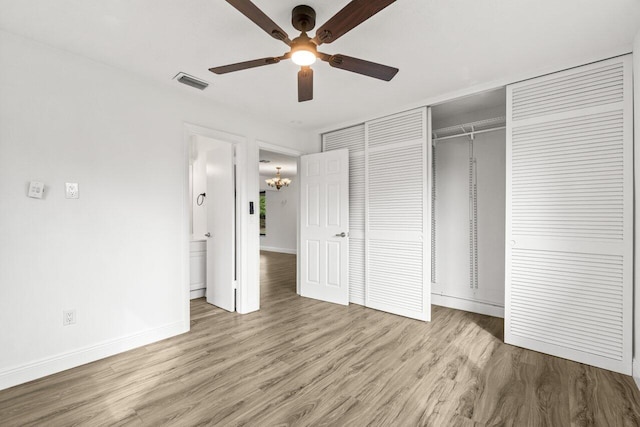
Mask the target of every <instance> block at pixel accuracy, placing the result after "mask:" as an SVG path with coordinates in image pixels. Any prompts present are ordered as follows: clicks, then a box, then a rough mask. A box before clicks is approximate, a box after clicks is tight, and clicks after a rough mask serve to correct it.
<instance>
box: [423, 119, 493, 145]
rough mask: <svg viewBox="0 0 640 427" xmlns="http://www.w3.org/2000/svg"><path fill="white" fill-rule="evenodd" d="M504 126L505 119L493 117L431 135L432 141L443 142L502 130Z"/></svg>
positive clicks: (439, 130) (441, 130) (443, 129)
mask: <svg viewBox="0 0 640 427" xmlns="http://www.w3.org/2000/svg"><path fill="white" fill-rule="evenodd" d="M505 126H506V117H504V116H502V117H495V118H492V119H486V120H478V121H476V122H471V123H464V124H461V125H455V126H449V127H446V128H440V129H435V130H433V131H432V132H431V133H432V135H433V140H434V141H435V140H443V139H449V138H457V137H459V136H465V135H473V134H476V133H484V132H490V131H494V130H498V129H504V128H505Z"/></svg>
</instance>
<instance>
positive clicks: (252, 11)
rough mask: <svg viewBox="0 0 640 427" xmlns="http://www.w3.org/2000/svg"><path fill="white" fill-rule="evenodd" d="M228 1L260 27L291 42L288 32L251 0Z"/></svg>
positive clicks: (276, 37) (275, 37)
mask: <svg viewBox="0 0 640 427" xmlns="http://www.w3.org/2000/svg"><path fill="white" fill-rule="evenodd" d="M227 3H229V4H230V5H231V6H233V7H235V8H236V9H237V10H238V11H239V12H240V13H242V14H243V15H244V16H246V17H247V18H249V19H251V20H252V21H253V22H254V23H255V24H256V25H257V26H258V27H260V28H262V29H263V30H265V31H266V32H267V34H269V35H270V36H271V37H273V38H274V39H277V40H282V41H283V42H285V43H286V44H291V40H289V36H288V35H287V33H286V32H285V31H284V30H283V29H282V28H280V27H279V26H278V25H277V24H276V23H275V22H273V21H272V20H271V18H269V17H268V16H267V15H265V13H264V12H263V11H261V10H260V9H259V8H258V6H256V5H255V4H253V3H252V2H251V1H250V0H227Z"/></svg>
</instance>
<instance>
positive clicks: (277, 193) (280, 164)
mask: <svg viewBox="0 0 640 427" xmlns="http://www.w3.org/2000/svg"><path fill="white" fill-rule="evenodd" d="M258 145H259V153H258V159H259V162H258V175H259V180H260V182H259V190H260V193H259V210H260V211H259V214H260V237H259V238H260V257H259V263H260V298H261V300H262V299H263V298H264V297H265V296H266V293H269V292H271V291H272V290H274V289H272V288H273V286H272V285H273V283H272V281H271V276H272V273H276V272H275V271H274V269H282V268H285V269H288V270H291V269H293V270H294V272H296V273H295V275H296V277H297V254H298V230H299V227H298V217H299V212H298V205H299V193H300V191H299V187H298V159H299V155H300V154H301V153H297V152H295V151H292V150H288V149H284V148H281V147H277V146H274V145H270V144H265V143H259V144H258ZM267 181H268V182H269V183H270V184H269V183H267ZM284 291H286V292H296V293H299V292H298V285H297V280H296V287H295V288H292V289H286V290H284Z"/></svg>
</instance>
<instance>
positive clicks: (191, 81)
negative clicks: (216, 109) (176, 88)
mask: <svg viewBox="0 0 640 427" xmlns="http://www.w3.org/2000/svg"><path fill="white" fill-rule="evenodd" d="M174 79H176V80H177V81H179V82H180V83H182V84H185V85H187V86H191V87H195V88H196V89H200V90H205V89H206V88H207V86H209V83H207V82H205V81H204V80H200V79H197V78H195V77H193V76H190V75H189V74H185V73H178V74H176V76H175V77H174Z"/></svg>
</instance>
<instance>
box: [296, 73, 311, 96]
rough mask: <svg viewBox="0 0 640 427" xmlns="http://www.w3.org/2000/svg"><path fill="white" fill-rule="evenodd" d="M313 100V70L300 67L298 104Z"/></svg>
mask: <svg viewBox="0 0 640 427" xmlns="http://www.w3.org/2000/svg"><path fill="white" fill-rule="evenodd" d="M312 99H313V70H312V69H311V68H310V67H301V68H300V71H298V102H304V101H310V100H312Z"/></svg>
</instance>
